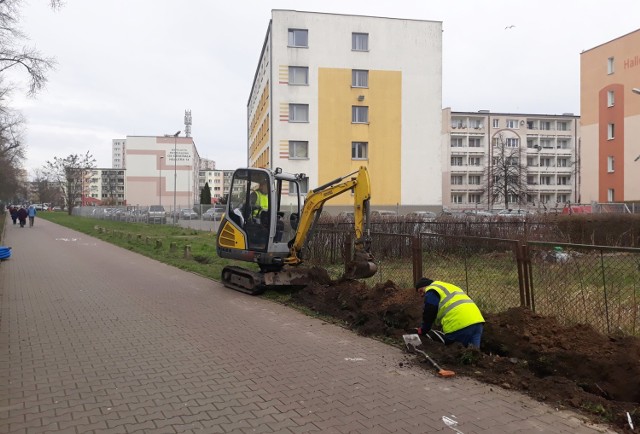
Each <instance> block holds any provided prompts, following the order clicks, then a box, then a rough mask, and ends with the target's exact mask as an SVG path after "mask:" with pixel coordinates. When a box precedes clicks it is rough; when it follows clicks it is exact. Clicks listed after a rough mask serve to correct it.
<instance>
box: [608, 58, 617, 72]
mask: <svg viewBox="0 0 640 434" xmlns="http://www.w3.org/2000/svg"><path fill="white" fill-rule="evenodd" d="M614 72H615V70H614V67H613V57H609V58H608V59H607V74H613V73H614Z"/></svg>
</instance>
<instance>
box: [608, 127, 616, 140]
mask: <svg viewBox="0 0 640 434" xmlns="http://www.w3.org/2000/svg"><path fill="white" fill-rule="evenodd" d="M615 132H616V128H615V124H608V125H607V139H608V140H613V139H614V138H615Z"/></svg>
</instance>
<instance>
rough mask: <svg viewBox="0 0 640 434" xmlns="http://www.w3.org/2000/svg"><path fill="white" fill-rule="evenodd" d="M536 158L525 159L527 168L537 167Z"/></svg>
mask: <svg viewBox="0 0 640 434" xmlns="http://www.w3.org/2000/svg"><path fill="white" fill-rule="evenodd" d="M537 165H538V163H536V157H527V166H537Z"/></svg>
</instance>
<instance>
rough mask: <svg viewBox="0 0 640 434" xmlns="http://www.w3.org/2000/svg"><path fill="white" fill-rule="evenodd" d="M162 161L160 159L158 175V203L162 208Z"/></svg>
mask: <svg viewBox="0 0 640 434" xmlns="http://www.w3.org/2000/svg"><path fill="white" fill-rule="evenodd" d="M162 160H164V157H160V173H159V174H158V202H159V205H160V206H162Z"/></svg>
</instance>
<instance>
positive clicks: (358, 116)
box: [351, 105, 369, 124]
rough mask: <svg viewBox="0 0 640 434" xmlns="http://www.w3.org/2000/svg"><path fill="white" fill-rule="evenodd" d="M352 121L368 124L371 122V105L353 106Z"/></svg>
mask: <svg viewBox="0 0 640 434" xmlns="http://www.w3.org/2000/svg"><path fill="white" fill-rule="evenodd" d="M351 122H352V123H354V124H366V123H368V122H369V107H367V106H359V105H354V106H352V107H351Z"/></svg>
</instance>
